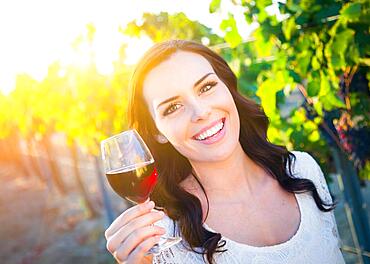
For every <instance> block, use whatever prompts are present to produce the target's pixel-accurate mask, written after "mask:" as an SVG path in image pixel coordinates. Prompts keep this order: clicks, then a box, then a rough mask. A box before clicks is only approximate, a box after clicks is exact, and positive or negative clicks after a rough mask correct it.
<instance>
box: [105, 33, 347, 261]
mask: <svg viewBox="0 0 370 264" xmlns="http://www.w3.org/2000/svg"><path fill="white" fill-rule="evenodd" d="M130 89H131V98H130V106H129V122H130V126H131V127H132V128H135V129H137V131H138V132H139V134H140V135H142V137H143V139H144V141H145V142H146V143H147V144H148V146H149V148H150V150H151V152H152V153H153V156H154V159H155V160H156V164H157V169H158V172H159V178H158V184H157V186H156V187H155V190H154V191H153V194H152V199H153V201H154V202H155V204H156V206H157V208H163V209H164V211H165V213H166V215H165V216H164V217H160V218H161V220H160V221H159V223H158V225H159V226H161V227H162V228H163V229H158V226H155V227H154V226H150V224H151V223H154V222H155V221H158V216H157V215H154V214H153V213H150V209H151V208H152V207H153V206H154V204H150V203H146V204H141V205H136V206H134V207H132V208H131V209H129V210H127V211H125V212H123V213H122V215H121V216H119V217H118V218H117V219H116V220H115V221H114V222H113V223H112V225H111V226H110V227H109V228H108V229H107V232H106V238H107V241H108V243H107V248H108V250H109V251H110V252H111V253H112V254H113V255H114V256H115V258H116V259H117V260H118V261H119V262H123V261H126V262H125V263H143V261H145V260H146V261H148V262H154V263H204V261H206V262H208V263H257V262H258V263H299V262H303V261H305V263H344V261H343V257H342V255H341V252H340V250H339V247H338V246H339V242H340V240H339V237H338V235H337V229H336V223H335V219H334V215H333V209H334V207H335V203H333V201H332V199H331V197H330V194H329V191H328V188H327V185H326V182H325V178H324V176H323V174H322V172H321V169H320V167H319V166H318V165H317V163H316V162H315V160H314V159H313V158H312V157H311V156H310V155H309V154H307V153H305V152H297V151H292V152H289V151H288V150H287V149H286V147H285V146H278V145H274V144H272V143H270V142H269V141H268V139H267V136H266V132H267V128H268V118H267V116H266V115H265V113H264V111H263V109H262V108H261V107H260V106H259V105H258V104H256V103H255V102H254V101H252V100H251V99H249V98H245V97H243V96H242V95H241V94H239V92H238V90H237V80H236V76H235V75H234V73H233V72H232V71H231V69H230V67H229V66H228V65H227V63H226V62H225V61H224V60H223V59H222V58H221V57H220V56H219V55H217V54H216V53H214V52H213V51H212V50H210V49H209V48H207V47H205V46H203V45H201V44H198V43H196V42H192V41H185V40H170V41H166V42H162V43H159V44H156V45H155V46H153V47H152V48H151V49H150V50H149V51H148V52H147V53H146V54H144V56H143V57H142V58H141V60H140V61H139V63H138V64H137V66H136V69H135V71H134V74H133V76H132V79H131V83H130ZM282 227H283V228H282ZM163 232H167V233H168V235H172V234H171V233H174V234H173V235H179V236H182V237H183V241H184V243H182V244H177V245H175V246H173V247H172V248H170V249H168V250H167V252H162V253H161V254H160V255H157V256H155V257H154V258H152V257H150V256H145V253H146V251H147V250H148V249H149V248H150V247H151V246H153V244H154V243H155V241H154V240H153V239H152V237H153V236H155V235H158V234H163ZM112 245H118V246H114V247H113V246H112Z"/></svg>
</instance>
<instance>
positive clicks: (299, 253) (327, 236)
mask: <svg viewBox="0 0 370 264" xmlns="http://www.w3.org/2000/svg"><path fill="white" fill-rule="evenodd" d="M292 153H293V154H294V155H295V156H296V160H295V162H294V163H293V164H292V172H293V176H294V177H296V178H306V179H310V180H312V181H313V183H314V184H315V186H316V188H317V191H318V193H319V195H320V197H321V199H322V200H324V201H325V202H327V203H328V202H329V203H332V199H331V196H330V193H329V191H328V186H327V183H326V181H325V178H324V175H323V173H322V171H321V169H320V167H319V165H318V164H317V163H316V161H315V160H314V159H313V158H312V157H311V156H310V155H309V154H308V153H306V152H300V151H292ZM295 197H296V199H297V202H298V204H299V209H300V212H301V222H300V224H299V227H298V230H297V231H296V233H295V234H294V235H293V236H292V237H291V238H290V239H289V240H288V241H285V242H283V243H280V244H276V245H271V246H262V247H257V246H250V245H246V244H242V243H239V242H236V241H233V240H231V239H229V238H227V237H224V236H222V239H223V240H225V241H226V244H225V246H224V247H223V248H222V249H227V251H225V252H223V253H215V254H214V255H213V258H214V263H217V264H226V263H227V264H233V263H235V264H237V263H251V264H281V263H284V264H297V263H299V264H311V263H312V264H317V263H325V264H344V263H345V262H344V259H343V255H342V252H341V250H340V247H341V245H342V241H341V239H340V238H339V235H338V229H337V225H336V221H335V218H334V213H333V211H330V212H326V213H325V212H322V211H320V209H319V208H318V207H317V206H316V203H315V201H314V199H313V197H312V196H311V195H310V194H309V193H301V194H295ZM156 225H159V226H162V227H164V228H165V229H166V230H167V235H168V236H172V235H173V231H174V226H175V225H174V222H173V220H171V219H170V218H169V217H168V216H165V218H163V219H162V220H161V221H159V222H158V223H156ZM203 226H204V227H205V228H206V229H208V230H210V231H213V232H215V231H214V230H212V229H211V228H210V227H208V226H207V225H206V224H203ZM176 228H177V225H176ZM176 232H177V233H179V231H178V229H177V230H176ZM221 235H222V234H221ZM185 243H186V242H185ZM199 251H200V252H201V249H200V248H199ZM153 263H158V264H162V263H171V264H173V263H186V264H192V263H194V264H197V263H208V261H206V257H204V258H203V256H202V255H201V254H197V253H195V252H193V251H190V250H188V249H186V248H185V247H184V246H183V245H182V244H181V243H178V244H177V245H174V246H172V247H171V248H169V249H167V250H165V251H163V252H161V254H159V255H157V256H154V257H153Z"/></svg>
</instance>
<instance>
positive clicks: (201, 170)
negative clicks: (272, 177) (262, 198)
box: [190, 143, 268, 201]
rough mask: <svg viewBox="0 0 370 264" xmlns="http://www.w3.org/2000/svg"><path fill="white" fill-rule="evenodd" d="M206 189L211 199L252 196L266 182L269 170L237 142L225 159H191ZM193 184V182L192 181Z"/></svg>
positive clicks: (237, 198)
mask: <svg viewBox="0 0 370 264" xmlns="http://www.w3.org/2000/svg"><path fill="white" fill-rule="evenodd" d="M190 163H191V165H192V166H193V168H194V170H195V173H196V175H197V176H198V178H199V179H200V182H201V183H202V185H203V187H204V188H205V191H206V193H207V195H208V197H209V199H212V200H214V201H217V200H224V199H225V198H226V199H232V200H234V201H235V200H240V199H243V200H244V199H246V198H247V197H253V196H255V195H257V194H258V193H259V190H260V189H261V187H262V186H263V185H264V183H266V179H267V178H268V174H267V173H266V172H265V171H264V170H263V168H261V167H260V166H258V165H257V164H256V163H255V162H254V161H253V160H252V159H250V158H249V157H248V156H247V155H246V154H245V153H244V151H243V149H242V147H241V145H240V143H239V144H238V146H237V147H236V149H235V150H234V152H233V153H232V155H230V156H229V157H228V158H227V159H225V160H222V161H217V162H198V161H190ZM192 186H193V187H194V184H192Z"/></svg>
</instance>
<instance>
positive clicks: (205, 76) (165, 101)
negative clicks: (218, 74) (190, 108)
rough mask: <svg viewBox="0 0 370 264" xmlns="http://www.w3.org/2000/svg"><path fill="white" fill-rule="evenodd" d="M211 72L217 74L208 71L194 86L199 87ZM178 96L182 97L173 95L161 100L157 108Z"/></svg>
mask: <svg viewBox="0 0 370 264" xmlns="http://www.w3.org/2000/svg"><path fill="white" fill-rule="evenodd" d="M210 74H215V73H214V72H209V73H207V74H206V75H204V76H203V77H202V78H200V79H199V80H198V81H196V82H195V83H194V85H193V88H195V87H197V86H198V85H199V84H200V83H201V82H202V81H203V80H204V79H205V78H207V77H208V75H210ZM178 98H180V96H172V97H170V98H168V99H166V100H164V101H163V102H161V103H160V104H159V105H158V106H157V109H158V108H159V107H160V106H161V105H163V104H166V103H168V102H171V101H173V100H176V99H178Z"/></svg>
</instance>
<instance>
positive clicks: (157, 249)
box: [146, 236, 182, 255]
mask: <svg viewBox="0 0 370 264" xmlns="http://www.w3.org/2000/svg"><path fill="white" fill-rule="evenodd" d="M181 240H182V238H181V237H166V236H162V237H161V239H160V240H159V242H158V243H157V244H155V245H154V246H153V247H152V248H151V249H149V251H148V252H147V253H146V255H149V254H153V255H159V254H160V253H161V252H162V251H163V250H165V249H167V248H169V247H172V246H173V245H175V244H177V243H179V242H180V241H181Z"/></svg>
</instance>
